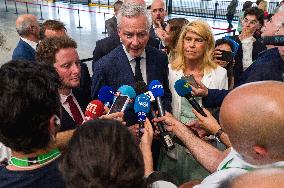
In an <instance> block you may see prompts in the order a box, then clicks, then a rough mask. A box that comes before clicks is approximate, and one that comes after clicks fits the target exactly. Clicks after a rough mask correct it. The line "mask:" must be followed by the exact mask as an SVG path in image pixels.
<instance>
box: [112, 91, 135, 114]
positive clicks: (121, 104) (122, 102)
mask: <svg viewBox="0 0 284 188" xmlns="http://www.w3.org/2000/svg"><path fill="white" fill-rule="evenodd" d="M129 100H130V98H129V97H128V96H126V95H119V96H117V97H116V98H115V100H114V102H113V103H112V105H111V107H110V110H109V112H108V114H112V113H115V112H123V111H124V110H125V108H126V106H127V104H128V103H129Z"/></svg>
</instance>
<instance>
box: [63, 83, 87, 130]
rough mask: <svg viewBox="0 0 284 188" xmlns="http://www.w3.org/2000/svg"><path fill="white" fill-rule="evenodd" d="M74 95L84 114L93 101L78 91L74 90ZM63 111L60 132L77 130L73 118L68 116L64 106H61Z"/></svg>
mask: <svg viewBox="0 0 284 188" xmlns="http://www.w3.org/2000/svg"><path fill="white" fill-rule="evenodd" d="M72 93H73V94H74V96H75V98H76V100H77V101H78V103H79V106H80V107H81V110H82V112H83V113H84V112H85V110H86V108H87V106H88V104H89V102H90V101H91V98H90V97H89V96H86V95H85V94H84V93H82V92H80V91H79V90H78V89H73V90H72ZM61 109H62V116H61V127H60V131H66V130H70V129H74V128H76V127H77V125H76V123H75V121H74V120H73V118H72V117H71V116H70V115H69V114H68V112H67V111H66V110H65V108H64V107H63V106H61Z"/></svg>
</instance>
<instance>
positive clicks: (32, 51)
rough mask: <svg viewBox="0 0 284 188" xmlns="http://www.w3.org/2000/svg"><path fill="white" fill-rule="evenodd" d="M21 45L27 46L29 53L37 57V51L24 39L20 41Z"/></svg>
mask: <svg viewBox="0 0 284 188" xmlns="http://www.w3.org/2000/svg"><path fill="white" fill-rule="evenodd" d="M20 43H22V45H23V46H25V49H26V50H27V51H29V52H30V53H31V54H32V55H33V56H34V55H35V50H34V49H33V48H32V47H31V46H30V45H29V44H28V43H26V42H25V41H23V40H22V39H20Z"/></svg>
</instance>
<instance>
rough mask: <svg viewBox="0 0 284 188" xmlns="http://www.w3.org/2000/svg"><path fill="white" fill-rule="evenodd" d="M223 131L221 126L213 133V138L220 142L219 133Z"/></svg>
mask: <svg viewBox="0 0 284 188" xmlns="http://www.w3.org/2000/svg"><path fill="white" fill-rule="evenodd" d="M223 132H224V130H223V129H222V128H220V129H219V130H218V131H217V132H216V133H215V134H214V138H215V139H216V140H217V141H218V142H221V138H220V137H221V134H222V133H223Z"/></svg>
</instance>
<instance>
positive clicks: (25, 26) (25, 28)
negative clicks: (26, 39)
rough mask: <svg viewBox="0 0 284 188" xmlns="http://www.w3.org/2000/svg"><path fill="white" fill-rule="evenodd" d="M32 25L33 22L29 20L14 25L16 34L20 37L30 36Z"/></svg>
mask: <svg viewBox="0 0 284 188" xmlns="http://www.w3.org/2000/svg"><path fill="white" fill-rule="evenodd" d="M33 25H34V20H33V19H31V18H25V19H24V20H23V21H22V22H20V23H19V24H18V25H16V30H17V33H18V34H19V35H20V36H21V37H22V36H25V35H28V34H30V28H31V26H33Z"/></svg>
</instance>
